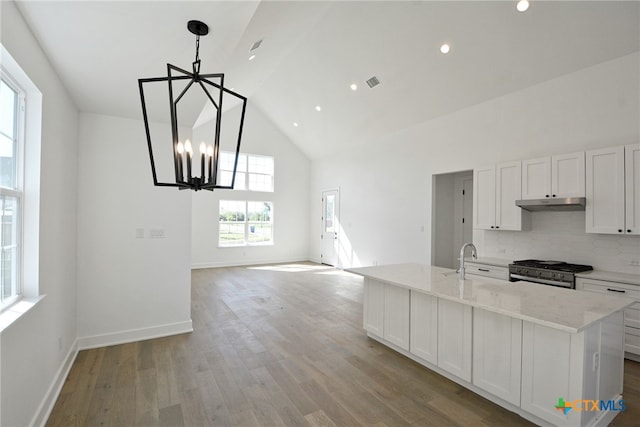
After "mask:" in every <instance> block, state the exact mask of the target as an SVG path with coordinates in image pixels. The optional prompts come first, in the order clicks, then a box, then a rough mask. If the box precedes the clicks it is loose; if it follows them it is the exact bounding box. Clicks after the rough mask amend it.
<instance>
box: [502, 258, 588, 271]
mask: <svg viewBox="0 0 640 427" xmlns="http://www.w3.org/2000/svg"><path fill="white" fill-rule="evenodd" d="M513 264H514V265H517V266H520V267H531V268H542V269H545V270H555V271H564V272H567V273H582V272H583V271H590V270H593V267H591V266H590V265H582V264H569V263H567V262H563V261H541V260H537V259H524V260H521V261H514V262H513Z"/></svg>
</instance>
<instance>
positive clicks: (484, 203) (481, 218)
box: [473, 165, 496, 230]
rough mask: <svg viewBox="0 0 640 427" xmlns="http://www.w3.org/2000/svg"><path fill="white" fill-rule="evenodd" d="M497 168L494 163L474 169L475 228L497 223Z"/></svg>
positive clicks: (489, 226)
mask: <svg viewBox="0 0 640 427" xmlns="http://www.w3.org/2000/svg"><path fill="white" fill-rule="evenodd" d="M495 197H496V169H495V166H494V165H491V166H488V167H484V168H479V169H474V170H473V228H481V229H486V230H489V229H493V228H495V225H496V198H495Z"/></svg>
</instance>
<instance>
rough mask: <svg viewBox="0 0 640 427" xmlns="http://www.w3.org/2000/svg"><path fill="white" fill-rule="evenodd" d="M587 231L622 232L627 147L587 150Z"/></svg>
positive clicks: (623, 228) (623, 230)
mask: <svg viewBox="0 0 640 427" xmlns="http://www.w3.org/2000/svg"><path fill="white" fill-rule="evenodd" d="M586 163H587V167H586V175H587V180H586V187H587V188H586V197H587V206H586V214H585V218H586V232H587V233H603V234H623V233H624V232H625V227H624V226H625V224H624V217H625V208H624V198H625V194H624V192H625V189H624V179H625V177H624V174H625V172H624V147H613V148H605V149H601V150H592V151H587V153H586Z"/></svg>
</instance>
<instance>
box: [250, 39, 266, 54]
mask: <svg viewBox="0 0 640 427" xmlns="http://www.w3.org/2000/svg"><path fill="white" fill-rule="evenodd" d="M262 40H263V39H260V40H258V41H257V42H255V43H254V44H253V46H251V49H249V52H252V51H254V50H256V49H257V48H259V47H260V45H261V44H262Z"/></svg>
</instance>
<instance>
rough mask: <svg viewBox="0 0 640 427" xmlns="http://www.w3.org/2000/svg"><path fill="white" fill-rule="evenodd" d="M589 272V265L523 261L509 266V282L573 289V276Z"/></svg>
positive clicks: (532, 260) (574, 279)
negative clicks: (526, 282)
mask: <svg viewBox="0 0 640 427" xmlns="http://www.w3.org/2000/svg"><path fill="white" fill-rule="evenodd" d="M590 270H593V267H591V266H590V265H582V264H569V263H567V262H562V261H541V260H537V259H524V260H520V261H514V262H513V264H509V280H510V281H512V282H515V281H518V280H526V281H528V282H535V283H541V284H545V285H552V286H561V287H563V288H571V289H573V288H575V283H576V278H575V274H576V273H581V272H583V271H590Z"/></svg>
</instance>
